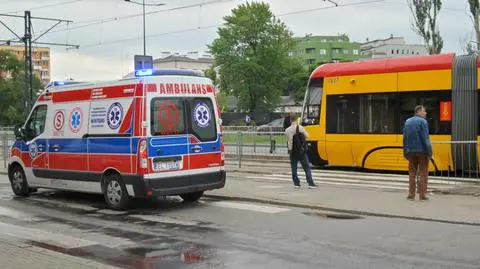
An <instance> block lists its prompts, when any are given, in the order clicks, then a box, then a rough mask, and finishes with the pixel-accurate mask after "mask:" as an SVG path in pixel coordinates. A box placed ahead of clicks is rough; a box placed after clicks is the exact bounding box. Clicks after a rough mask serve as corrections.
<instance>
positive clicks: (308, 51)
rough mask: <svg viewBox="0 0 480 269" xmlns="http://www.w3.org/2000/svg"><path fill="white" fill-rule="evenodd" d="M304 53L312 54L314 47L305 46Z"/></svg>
mask: <svg viewBox="0 0 480 269" xmlns="http://www.w3.org/2000/svg"><path fill="white" fill-rule="evenodd" d="M305 53H307V54H313V53H315V48H307V49H305Z"/></svg>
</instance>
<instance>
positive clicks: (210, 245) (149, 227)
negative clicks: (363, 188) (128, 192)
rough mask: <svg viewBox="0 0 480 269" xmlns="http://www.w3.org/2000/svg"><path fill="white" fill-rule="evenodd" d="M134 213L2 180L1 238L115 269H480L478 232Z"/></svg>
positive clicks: (299, 217) (151, 206)
mask: <svg viewBox="0 0 480 269" xmlns="http://www.w3.org/2000/svg"><path fill="white" fill-rule="evenodd" d="M346 199H348V198H347V197H346ZM135 206H136V208H135V209H133V210H130V211H128V212H116V211H111V210H109V209H107V208H106V206H105V204H104V202H103V197H101V196H97V195H86V194H76V193H68V192H51V191H41V192H40V193H38V194H35V195H32V196H31V197H30V198H15V197H13V196H12V194H11V190H10V187H9V185H8V184H7V183H6V178H5V176H3V175H0V238H1V237H2V236H9V237H15V238H17V239H18V240H21V241H22V243H24V244H31V245H35V246H40V247H43V248H47V249H50V250H55V251H59V252H61V253H65V254H68V255H73V256H80V257H82V258H86V259H90V260H95V261H97V262H101V263H104V264H108V265H113V266H117V267H119V268H239V269H240V268H249V269H250V268H295V269H300V268H342V269H349V268H456V269H461V268H476V269H478V268H480V255H479V253H480V252H479V250H480V227H478V226H464V225H448V224H439V223H430V222H422V221H409V220H401V219H388V218H374V217H360V218H357V217H358V216H351V215H350V216H349V215H335V214H333V213H332V214H330V213H329V212H319V211H314V210H307V209H300V208H287V207H277V206H269V205H263V204H252V203H245V202H232V201H228V202H227V201H217V200H211V199H203V200H202V201H201V202H199V203H194V204H186V203H183V202H182V201H181V199H180V198H175V197H174V198H169V199H157V200H143V201H137V202H136V204H135ZM1 263H2V261H0V264H1Z"/></svg>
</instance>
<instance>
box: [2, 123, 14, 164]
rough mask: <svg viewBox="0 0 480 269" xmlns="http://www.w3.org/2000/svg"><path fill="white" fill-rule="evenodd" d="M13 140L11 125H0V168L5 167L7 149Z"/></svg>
mask: <svg viewBox="0 0 480 269" xmlns="http://www.w3.org/2000/svg"><path fill="white" fill-rule="evenodd" d="M14 141H15V135H14V133H13V127H1V126H0V162H1V163H0V168H5V169H6V168H7V165H8V164H7V161H8V151H9V150H10V147H11V146H12V144H13V142H14Z"/></svg>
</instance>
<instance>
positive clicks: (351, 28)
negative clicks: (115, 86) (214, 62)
mask: <svg viewBox="0 0 480 269" xmlns="http://www.w3.org/2000/svg"><path fill="white" fill-rule="evenodd" d="M138 1H141V0H138ZM146 2H147V3H164V4H165V5H164V6H161V7H147V12H155V11H159V12H157V13H155V14H150V15H147V17H146V22H147V23H146V24H147V27H146V28H147V29H146V32H147V36H150V37H147V54H149V55H152V56H153V57H154V58H156V57H159V56H160V55H161V53H162V52H180V53H185V52H190V51H205V50H206V44H209V43H210V42H211V41H212V40H213V39H214V38H215V37H216V26H218V25H219V24H221V23H222V18H223V16H225V15H227V14H229V13H230V10H231V9H232V8H234V7H235V6H237V5H238V4H240V3H244V2H246V1H245V0H218V1H215V0H146ZM265 2H268V3H269V4H270V6H271V8H272V10H273V12H274V13H275V14H276V15H277V16H278V17H279V18H280V19H281V20H283V21H284V22H285V23H286V24H287V26H288V27H289V28H290V30H291V31H293V33H294V34H295V35H296V36H303V35H305V34H313V35H336V34H339V33H346V34H347V35H349V37H350V39H351V40H352V41H359V42H363V41H365V39H366V38H369V39H379V38H387V37H389V36H390V34H393V35H395V36H404V37H405V38H406V39H407V42H408V43H420V42H421V41H420V40H419V39H418V37H417V36H416V35H415V33H414V32H413V31H412V30H411V27H410V21H411V16H410V11H409V8H408V5H407V4H406V2H407V0H383V1H382V0H377V1H375V0H337V1H336V2H337V3H338V4H339V7H336V8H328V7H332V4H329V3H328V2H324V1H322V0H269V1H265ZM360 2H363V3H362V4H357V3H360ZM466 2H467V0H443V7H444V8H443V10H442V11H441V13H440V15H439V23H440V32H441V35H442V37H443V39H444V50H443V52H457V53H461V52H462V49H461V45H460V44H461V42H460V40H461V39H468V40H473V31H472V24H471V21H470V18H469V17H468V12H467V9H468V5H467V4H466ZM201 3H203V5H200V4H201ZM186 6H190V7H189V8H187V7H186ZM182 7H183V8H182ZM24 10H31V12H32V16H34V17H35V16H36V17H51V18H60V19H65V20H72V21H73V23H70V24H68V27H67V24H65V23H64V24H61V25H59V26H57V27H56V28H55V29H53V30H52V31H51V33H49V34H46V35H45V36H43V37H41V38H40V39H39V40H38V41H39V42H58V43H70V44H76V45H80V48H79V49H78V50H68V51H67V50H66V49H65V47H52V61H51V64H52V79H53V80H63V79H66V78H70V77H72V78H74V79H75V80H104V79H116V78H120V77H121V76H122V75H124V74H126V73H128V72H129V71H131V70H132V69H133V55H135V54H142V53H143V38H142V34H143V33H142V16H141V11H142V7H141V6H138V5H135V4H132V3H127V2H125V1H123V0H42V1H39V0H36V1H35V0H0V13H10V14H17V15H23V11H24ZM297 11H298V12H297ZM132 14H133V15H135V14H136V15H139V16H132V17H130V18H122V16H128V15H132ZM112 18H117V19H115V20H112ZM0 20H1V21H3V22H4V23H6V24H7V25H9V26H10V27H11V28H12V29H13V30H14V31H16V32H17V33H18V34H19V35H21V34H23V33H22V32H23V27H24V25H23V20H22V19H14V18H3V17H0ZM101 20H104V22H103V23H100V21H101ZM33 23H34V25H33V28H34V33H35V35H36V36H38V35H39V34H40V33H41V32H42V30H45V29H48V28H49V27H50V26H52V25H53V23H52V22H46V21H40V20H34V21H33ZM82 26H84V27H82ZM67 28H68V30H67ZM12 37H14V36H13V35H12V34H10V32H9V31H8V30H7V29H5V28H4V27H3V26H1V25H0V39H9V38H12Z"/></svg>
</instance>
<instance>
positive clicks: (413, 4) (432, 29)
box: [408, 0, 443, 54]
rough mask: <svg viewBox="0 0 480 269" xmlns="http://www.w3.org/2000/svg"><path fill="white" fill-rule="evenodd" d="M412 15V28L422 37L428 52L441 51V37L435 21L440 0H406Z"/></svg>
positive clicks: (440, 3)
mask: <svg viewBox="0 0 480 269" xmlns="http://www.w3.org/2000/svg"><path fill="white" fill-rule="evenodd" d="M408 4H409V7H410V11H411V12H412V15H413V23H412V28H413V30H414V31H415V32H416V33H417V34H418V35H419V36H420V37H421V38H422V39H423V41H424V43H425V46H426V48H427V50H428V53H429V54H439V53H441V52H442V48H443V39H442V37H441V36H440V30H439V27H438V23H437V17H438V13H439V12H440V9H441V8H442V1H441V0H408Z"/></svg>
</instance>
